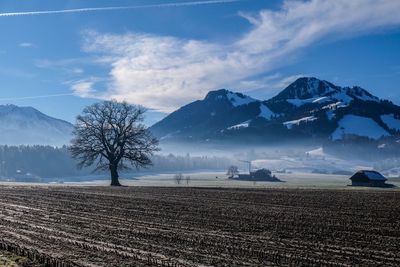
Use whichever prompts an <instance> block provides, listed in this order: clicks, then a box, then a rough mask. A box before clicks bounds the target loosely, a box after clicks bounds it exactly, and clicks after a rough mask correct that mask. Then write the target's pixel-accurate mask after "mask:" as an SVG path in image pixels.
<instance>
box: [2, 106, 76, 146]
mask: <svg viewBox="0 0 400 267" xmlns="http://www.w3.org/2000/svg"><path fill="white" fill-rule="evenodd" d="M72 128H73V126H72V124H70V123H69V122H66V121H63V120H59V119H55V118H52V117H49V116H47V115H45V114H43V113H41V112H40V111H38V110H36V109H34V108H32V107H18V106H15V105H0V144H1V145H21V144H24V145H36V144H40V145H53V146H61V145H64V144H68V143H69V141H70V139H71V133H72Z"/></svg>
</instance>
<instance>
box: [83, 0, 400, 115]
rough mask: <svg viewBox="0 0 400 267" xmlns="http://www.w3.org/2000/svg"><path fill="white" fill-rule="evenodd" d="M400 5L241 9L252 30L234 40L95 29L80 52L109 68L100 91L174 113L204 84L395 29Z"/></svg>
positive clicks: (361, 0) (321, 1) (241, 80)
mask: <svg viewBox="0 0 400 267" xmlns="http://www.w3.org/2000/svg"><path fill="white" fill-rule="evenodd" d="M398 10H400V1H391V0H351V1H348V0H335V1H325V0H313V1H306V2H304V1H286V2H284V4H283V6H282V8H281V9H280V10H277V11H271V10H263V11H260V12H259V13H258V14H255V15H252V14H240V15H241V16H242V17H244V18H246V19H247V20H248V21H249V22H250V23H251V24H252V29H251V30H250V31H249V32H248V33H246V34H245V35H243V36H241V37H239V38H238V39H237V40H236V41H235V42H234V43H233V44H221V43H211V42H207V41H200V40H190V39H182V38H176V37H169V36H156V35H151V34H142V33H127V34H122V35H116V34H102V33H98V32H93V31H92V32H85V33H84V35H85V42H84V50H85V51H86V52H88V53H94V54H97V55H98V56H100V59H99V60H98V62H99V63H101V64H108V66H110V71H109V78H108V82H107V83H108V87H107V89H106V90H105V91H102V92H98V93H97V94H100V95H101V97H107V98H115V99H121V100H122V99H124V100H127V101H129V102H132V103H137V104H142V105H144V106H146V107H150V108H154V109H158V110H161V111H171V110H173V109H175V108H177V107H179V106H181V105H182V104H186V103H187V102H189V101H192V100H194V99H198V98H201V97H203V96H204V94H205V93H206V92H207V91H209V90H212V89H217V88H222V87H224V88H227V87H228V88H231V87H236V88H237V87H241V85H242V86H243V85H245V83H246V81H247V82H249V81H251V77H254V76H256V75H260V74H262V73H268V72H272V71H273V70H274V69H277V67H280V66H282V65H283V64H288V63H290V62H291V60H293V57H295V56H296V55H297V54H298V52H299V51H302V50H303V49H304V48H306V47H309V46H311V45H313V44H315V43H318V42H323V41H332V40H336V39H340V38H348V37H351V36H355V35H360V34H365V33H370V32H378V31H381V30H386V29H391V28H393V27H398V26H399V25H400V16H399V15H398ZM252 82H253V83H254V82H255V81H252ZM258 82H260V81H258ZM261 82H264V83H266V81H261ZM267 82H268V81H267ZM90 86H93V84H91V85H90ZM253 89H254V84H253ZM83 92H84V93H83V94H82V96H88V95H91V96H93V95H92V94H93V91H91V90H87V91H85V90H83ZM76 93H77V94H79V90H76ZM100 95H98V96H100Z"/></svg>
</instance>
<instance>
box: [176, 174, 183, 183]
mask: <svg viewBox="0 0 400 267" xmlns="http://www.w3.org/2000/svg"><path fill="white" fill-rule="evenodd" d="M174 180H175V183H176V184H181V182H182V180H183V174H182V173H177V174H175V176H174Z"/></svg>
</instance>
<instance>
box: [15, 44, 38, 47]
mask: <svg viewBox="0 0 400 267" xmlns="http://www.w3.org/2000/svg"><path fill="white" fill-rule="evenodd" d="M18 46H19V47H34V46H35V45H34V44H32V43H19V44H18Z"/></svg>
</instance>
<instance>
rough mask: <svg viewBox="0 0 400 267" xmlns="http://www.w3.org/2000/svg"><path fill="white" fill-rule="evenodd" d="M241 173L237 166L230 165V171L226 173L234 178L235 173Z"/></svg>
mask: <svg viewBox="0 0 400 267" xmlns="http://www.w3.org/2000/svg"><path fill="white" fill-rule="evenodd" d="M238 174H239V170H238V167H237V166H234V165H232V166H229V168H228V171H227V172H226V175H228V176H229V178H233V177H234V176H235V175H238Z"/></svg>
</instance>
